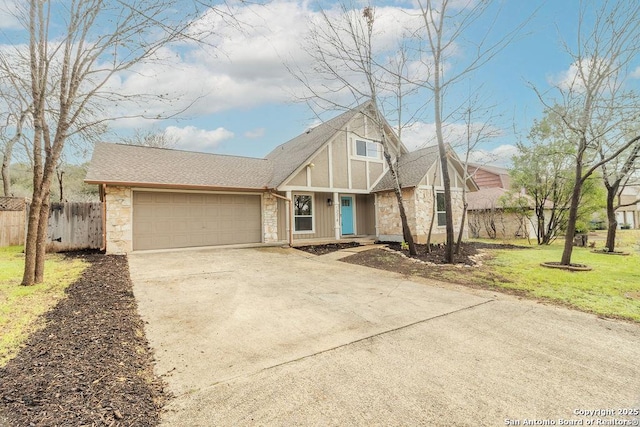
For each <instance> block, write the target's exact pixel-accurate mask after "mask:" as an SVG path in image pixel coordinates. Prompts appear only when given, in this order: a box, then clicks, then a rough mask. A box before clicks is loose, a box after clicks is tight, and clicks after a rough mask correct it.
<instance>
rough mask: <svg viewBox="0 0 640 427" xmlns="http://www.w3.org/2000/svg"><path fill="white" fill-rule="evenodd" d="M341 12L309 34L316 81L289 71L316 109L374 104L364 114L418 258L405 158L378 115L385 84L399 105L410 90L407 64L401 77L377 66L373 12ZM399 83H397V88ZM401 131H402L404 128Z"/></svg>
mask: <svg viewBox="0 0 640 427" xmlns="http://www.w3.org/2000/svg"><path fill="white" fill-rule="evenodd" d="M340 11H341V16H340V18H338V19H334V17H333V16H330V15H329V14H328V13H327V12H326V11H324V10H323V11H321V17H322V19H321V23H320V24H316V25H315V26H313V27H312V28H311V33H310V36H309V39H308V40H307V46H306V47H307V51H308V52H309V55H310V56H311V58H312V60H313V61H314V73H313V76H309V75H306V74H305V73H304V72H303V71H301V70H293V69H291V68H290V71H291V72H292V74H293V75H294V76H295V77H296V78H297V79H298V80H299V81H300V82H301V83H302V84H303V85H304V86H305V88H306V89H307V90H308V91H309V92H310V94H311V95H310V96H309V97H308V98H307V100H308V101H309V102H311V103H314V104H315V105H320V106H321V107H323V108H326V106H330V107H332V108H338V109H346V108H348V107H347V106H346V105H345V103H344V102H343V101H341V100H340V98H339V97H336V93H338V95H342V96H343V99H345V98H346V99H348V100H349V101H347V103H349V102H354V101H355V102H356V103H360V102H362V101H365V100H368V101H370V106H371V108H367V109H363V111H362V112H363V114H365V115H366V116H367V117H368V118H370V119H371V120H372V122H373V123H374V124H375V126H376V127H377V130H378V134H379V135H380V141H379V142H380V144H381V145H382V150H383V156H384V159H385V161H386V164H387V166H388V167H389V171H390V173H391V176H392V179H393V186H394V194H395V196H396V200H397V202H398V207H399V212H400V219H401V223H402V233H403V239H404V241H405V242H406V243H407V244H408V246H409V253H410V254H411V255H415V254H416V253H417V252H416V248H415V244H414V241H413V236H412V235H411V229H410V228H409V223H408V220H407V215H406V211H405V206H404V200H403V196H402V186H401V180H400V177H399V171H398V158H399V156H400V154H401V153H400V151H399V150H398V148H396V147H394V146H393V144H391V142H390V141H389V140H388V137H387V135H388V134H389V132H392V130H391V129H390V128H388V127H387V126H386V120H385V119H384V117H383V115H382V113H381V111H380V108H381V92H382V91H383V90H384V89H385V88H387V87H386V86H385V82H387V84H391V85H392V86H393V87H394V88H395V89H396V90H397V91H398V92H397V96H399V97H400V99H401V97H402V94H403V93H405V91H404V90H403V89H402V87H403V82H407V83H408V84H407V86H409V79H407V78H406V77H403V74H402V73H403V71H404V70H406V58H404V59H402V58H401V59H400V61H399V62H397V64H396V65H397V66H396V67H395V68H396V70H399V72H398V73H397V74H393V73H391V72H390V71H389V68H390V67H386V66H385V65H381V64H380V63H379V62H377V60H376V52H375V51H374V45H373V41H372V39H373V36H374V24H375V20H376V18H375V10H374V8H373V7H371V6H367V7H365V8H364V9H363V10H362V13H361V14H358V12H357V9H354V8H350V7H347V6H346V5H345V4H341V5H340ZM390 76H391V77H390ZM314 79H319V80H321V81H323V84H320V85H318V84H317V82H316V81H314ZM396 81H397V82H399V83H398V84H397V85H394V82H396ZM389 82H391V83H389ZM396 99H398V98H396ZM396 105H397V106H398V107H399V108H398V110H397V114H398V115H399V116H400V117H401V111H402V108H401V107H402V103H401V102H400V104H396ZM399 126H400V128H399V130H400V131H401V129H402V125H399Z"/></svg>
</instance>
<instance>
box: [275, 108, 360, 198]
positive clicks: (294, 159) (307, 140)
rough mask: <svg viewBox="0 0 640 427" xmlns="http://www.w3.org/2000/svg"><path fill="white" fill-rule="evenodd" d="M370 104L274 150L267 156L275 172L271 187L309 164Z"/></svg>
mask: <svg viewBox="0 0 640 427" xmlns="http://www.w3.org/2000/svg"><path fill="white" fill-rule="evenodd" d="M369 104H370V101H367V102H365V103H364V104H361V105H359V106H357V107H356V108H354V109H352V110H349V111H347V112H345V113H342V114H340V115H339V116H337V117H334V118H333V119H330V120H327V121H326V122H324V123H321V124H319V125H318V126H316V127H314V128H311V129H309V130H307V131H306V132H304V133H303V134H301V135H298V136H296V137H295V138H293V139H291V140H289V141H287V142H285V143H284V144H281V145H279V146H277V147H276V148H275V149H273V150H272V151H271V152H270V153H269V154H267V156H266V158H267V159H268V160H270V161H271V162H273V170H274V174H273V177H272V179H271V182H270V183H269V186H270V187H273V188H275V187H277V186H279V185H280V184H282V183H283V182H284V181H285V180H286V179H287V178H288V177H289V176H290V175H291V174H292V173H293V172H294V171H295V170H296V169H298V167H300V166H301V165H303V164H305V163H306V162H308V161H309V160H310V158H311V156H313V154H314V153H315V152H316V151H318V150H319V149H320V148H321V147H322V146H323V145H324V144H325V143H326V142H327V141H329V140H330V139H331V138H332V137H333V136H334V135H335V134H336V133H338V132H339V131H341V130H342V129H343V128H344V127H345V126H346V125H347V123H348V122H349V121H350V120H351V119H352V118H353V117H354V116H355V115H356V114H357V113H359V112H361V111H362V110H363V109H365V108H366V107H367V106H368V105H369Z"/></svg>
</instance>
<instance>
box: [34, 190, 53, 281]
mask: <svg viewBox="0 0 640 427" xmlns="http://www.w3.org/2000/svg"><path fill="white" fill-rule="evenodd" d="M49 198H50V194H49V191H45V193H44V195H43V196H42V204H41V205H40V218H39V220H38V231H37V236H38V238H37V242H36V263H35V274H34V281H35V283H42V282H43V280H44V259H45V256H46V251H47V232H48V228H49V208H50V206H51V202H50V200H49Z"/></svg>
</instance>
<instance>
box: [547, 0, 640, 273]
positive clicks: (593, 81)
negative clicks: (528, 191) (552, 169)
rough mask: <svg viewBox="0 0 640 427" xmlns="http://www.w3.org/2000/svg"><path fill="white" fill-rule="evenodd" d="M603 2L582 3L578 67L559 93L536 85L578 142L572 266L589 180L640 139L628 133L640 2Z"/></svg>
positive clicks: (634, 116) (634, 113) (569, 236)
mask: <svg viewBox="0 0 640 427" xmlns="http://www.w3.org/2000/svg"><path fill="white" fill-rule="evenodd" d="M597 5H598V6H597V7H594V4H592V2H590V1H585V2H582V3H581V7H580V12H579V15H578V32H577V34H576V43H575V47H572V46H571V45H570V44H568V43H565V45H564V49H565V51H566V53H567V55H568V56H569V57H570V58H571V60H572V65H571V68H570V70H569V72H568V73H567V75H566V76H565V78H564V79H562V80H560V81H558V82H556V83H555V84H554V89H555V91H554V93H555V96H552V95H551V94H549V93H542V92H541V91H540V90H538V89H536V93H537V94H538V97H539V99H540V100H541V102H542V103H543V104H544V105H545V106H546V107H547V108H548V109H550V110H551V111H553V112H555V113H556V114H557V115H558V116H559V117H560V118H561V119H562V121H563V124H564V127H565V129H566V132H567V133H568V134H571V135H572V137H571V138H570V139H571V140H572V141H573V142H574V145H575V154H574V156H573V162H572V163H573V165H572V169H573V178H574V185H573V189H572V192H571V199H570V200H571V202H570V205H569V213H568V220H567V228H566V235H565V241H564V250H563V253H562V259H561V261H560V263H561V264H562V265H570V264H571V255H572V253H573V239H574V235H575V232H576V223H577V220H578V210H579V207H580V197H581V194H582V188H583V186H584V184H585V182H586V181H587V180H588V179H589V177H591V175H592V174H593V173H594V172H595V171H596V170H598V169H599V168H601V167H602V166H603V165H607V164H608V163H610V162H611V161H613V160H615V159H616V158H617V157H618V156H620V155H622V154H623V153H625V152H626V151H627V150H630V149H634V148H633V147H635V146H637V145H638V144H639V143H640V135H638V136H631V137H629V136H628V135H623V130H624V129H627V128H628V124H629V123H633V122H634V121H637V120H638V118H640V112H639V108H638V107H639V106H640V103H639V102H638V97H637V95H636V94H635V93H634V92H633V91H631V90H629V89H628V88H627V85H626V83H627V81H628V79H629V77H630V74H631V70H630V67H631V66H632V61H635V59H636V58H637V57H638V54H639V53H640V4H638V3H637V2H622V3H621V2H616V1H604V2H601V3H600V2H599V3H598V4H597ZM591 22H593V24H590V23H591ZM612 140H618V141H621V142H620V143H618V144H616V148H615V149H613V150H611V151H609V152H607V153H606V154H605V155H604V156H602V157H600V158H598V157H597V156H598V153H599V152H600V149H601V147H602V146H603V145H605V144H607V141H612Z"/></svg>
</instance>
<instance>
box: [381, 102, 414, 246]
mask: <svg viewBox="0 0 640 427" xmlns="http://www.w3.org/2000/svg"><path fill="white" fill-rule="evenodd" d="M375 108H376V119H377V122H378V126H379V130H380V135H382V140H383V143H382V147H383V150H384V151H383V155H384V159H385V161H386V162H387V166H389V171H390V172H391V178H392V179H393V192H394V194H395V195H396V200H397V201H398V209H399V211H400V222H401V223H402V238H403V239H404V241H405V242H406V243H407V245H408V246H409V255H417V254H418V251H416V245H415V243H414V241H413V236H412V235H411V229H410V228H409V222H408V221H407V213H406V212H405V210H404V200H403V198H402V187H401V185H400V179H399V178H398V170H397V169H396V168H395V167H394V164H393V161H392V159H391V154H389V150H388V147H387V143H386V140H385V139H384V128H383V127H382V119H381V118H380V116H379V113H378V107H377V106H376V107H375ZM396 162H397V158H396Z"/></svg>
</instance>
